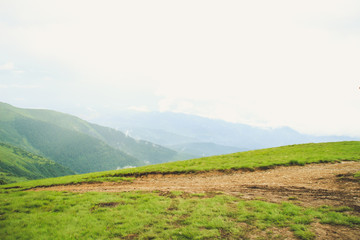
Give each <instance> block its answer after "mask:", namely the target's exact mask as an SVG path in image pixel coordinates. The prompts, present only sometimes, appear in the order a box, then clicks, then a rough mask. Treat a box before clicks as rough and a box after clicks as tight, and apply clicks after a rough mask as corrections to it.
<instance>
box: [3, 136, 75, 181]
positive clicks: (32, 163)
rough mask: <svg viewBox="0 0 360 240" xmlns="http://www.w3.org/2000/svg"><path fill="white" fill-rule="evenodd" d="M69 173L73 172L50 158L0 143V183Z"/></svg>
mask: <svg viewBox="0 0 360 240" xmlns="http://www.w3.org/2000/svg"><path fill="white" fill-rule="evenodd" d="M71 174H74V172H73V171H71V170H70V169H68V168H66V167H63V166H61V165H60V164H57V163H55V162H54V161H52V160H49V159H47V158H44V157H42V156H39V155H36V154H33V153H30V152H27V151H25V150H23V149H21V148H18V147H14V146H11V145H8V144H5V143H0V184H6V183H11V182H18V181H24V180H31V179H39V178H50V177H60V176H65V175H71Z"/></svg>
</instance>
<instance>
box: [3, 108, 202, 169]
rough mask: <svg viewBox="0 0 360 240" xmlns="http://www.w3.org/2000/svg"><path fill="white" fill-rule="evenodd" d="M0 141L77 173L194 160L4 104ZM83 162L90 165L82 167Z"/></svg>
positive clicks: (79, 121)
mask: <svg viewBox="0 0 360 240" xmlns="http://www.w3.org/2000/svg"><path fill="white" fill-rule="evenodd" d="M0 140H2V141H4V142H9V143H11V144H13V145H16V146H20V147H23V148H24V149H26V150H28V151H31V152H34V153H37V154H40V155H45V156H47V157H49V158H51V159H54V160H56V161H59V163H61V164H63V165H64V166H68V167H70V168H71V169H73V170H74V171H76V172H79V173H84V172H91V171H102V170H110V169H116V168H119V167H124V166H140V165H144V164H155V163H163V162H168V161H175V160H184V159H190V158H195V157H197V156H195V155H192V154H187V153H178V152H177V151H174V150H172V149H169V148H166V147H163V146H160V145H157V144H153V143H151V142H148V141H143V140H135V139H133V138H131V137H129V136H128V135H126V134H124V133H122V132H120V131H117V130H114V129H111V128H107V127H102V126H99V125H96V124H92V123H89V122H86V121H84V120H82V119H80V118H78V117H75V116H72V115H69V114H64V113H60V112H56V111H51V110H42V109H22V108H16V107H13V106H11V105H9V104H5V103H0ZM80 142H81V143H80ZM92 146H96V147H92ZM76 159H77V160H76ZM104 159H105V161H104ZM87 160H88V161H89V163H90V164H85V162H86V161H87ZM84 164H85V165H84Z"/></svg>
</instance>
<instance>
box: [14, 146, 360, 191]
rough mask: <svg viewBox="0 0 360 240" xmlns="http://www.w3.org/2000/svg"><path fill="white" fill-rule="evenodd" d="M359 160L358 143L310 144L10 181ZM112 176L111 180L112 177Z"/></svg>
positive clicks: (64, 181) (45, 181) (32, 183)
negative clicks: (49, 177)
mask: <svg viewBox="0 0 360 240" xmlns="http://www.w3.org/2000/svg"><path fill="white" fill-rule="evenodd" d="M350 160H351V161H359V160H360V142H357V141H353V142H334V143H310V144H299V145H291V146H284V147H277V148H268V149H261V150H254V151H248V152H240V153H234V154H228V155H220V156H213V157H206V158H199V159H192V160H186V161H178V162H171V163H164V164H157V165H149V166H143V167H138V168H129V169H121V170H113V171H105V172H97V173H89V174H82V175H75V176H65V177H61V178H54V179H43V180H42V179H40V180H36V181H29V182H24V183H21V184H12V185H11V186H19V187H21V188H31V187H32V186H37V185H42V186H45V185H57V184H69V183H71V182H77V183H78V182H86V181H89V179H92V181H98V182H99V181H102V180H101V179H107V181H122V180H123V179H122V177H136V176H139V175H142V174H144V175H146V174H149V173H164V174H166V173H195V172H202V171H213V170H218V171H231V170H239V169H244V170H250V171H252V170H254V169H256V168H259V169H267V168H272V167H274V166H290V165H304V164H308V163H324V162H339V161H350ZM111 179H112V180H111Z"/></svg>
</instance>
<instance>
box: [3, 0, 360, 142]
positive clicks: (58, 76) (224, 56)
mask: <svg viewBox="0 0 360 240" xmlns="http://www.w3.org/2000/svg"><path fill="white" fill-rule="evenodd" d="M359 86H360V1H358V0H354V1H347V0H339V1H331V0H324V1H316V0H309V1H307V0H302V1H289V0H284V1H276V0H273V1H268V0H264V1H255V0H254V1H226V0H219V1H210V0H205V1H196V0H191V1H185V0H181V1H170V0H165V1H149V0H146V1H136V0H131V1H104V0H102V1H100V0H99V1H89V0H86V1H75V0H71V1H66V0H61V1H52V0H43V1H34V0H31V1H30V0H29V1H17V0H11V1H10V0H8V1H7V0H0V101H2V102H7V103H10V104H13V105H15V106H19V107H32V108H50V109H55V110H59V111H64V112H69V113H73V114H74V113H75V114H78V115H81V116H82V117H85V118H87V119H91V117H94V116H96V114H100V113H101V112H104V111H105V110H106V111H113V112H115V111H116V110H121V109H128V108H131V109H138V110H143V111H145V110H152V111H153V110H159V111H176V112H184V113H191V114H197V115H201V116H208V117H212V118H220V119H224V120H228V121H232V122H241V123H248V124H253V125H260V126H267V127H277V126H290V127H292V128H294V129H296V130H298V131H301V132H304V133H313V134H345V135H351V136H360V90H359Z"/></svg>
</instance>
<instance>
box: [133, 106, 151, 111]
mask: <svg viewBox="0 0 360 240" xmlns="http://www.w3.org/2000/svg"><path fill="white" fill-rule="evenodd" d="M128 109H129V110H134V111H138V112H150V110H149V108H148V107H147V106H130V107H128Z"/></svg>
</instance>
